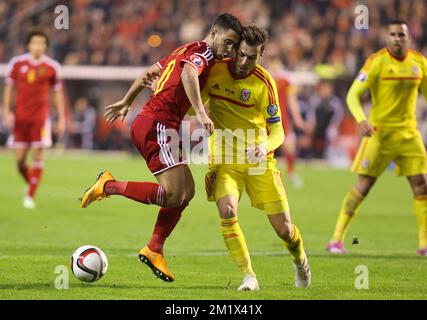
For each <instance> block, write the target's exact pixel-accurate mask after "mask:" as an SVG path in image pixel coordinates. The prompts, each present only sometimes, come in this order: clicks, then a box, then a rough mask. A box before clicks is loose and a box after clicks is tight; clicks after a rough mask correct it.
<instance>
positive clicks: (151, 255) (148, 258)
mask: <svg viewBox="0 0 427 320" xmlns="http://www.w3.org/2000/svg"><path fill="white" fill-rule="evenodd" d="M139 260H140V261H141V262H142V263H145V264H146V265H147V266H149V267H150V268H151V270H152V271H153V273H154V274H155V275H156V276H157V277H158V278H160V279H162V280H163V281H166V282H173V281H174V280H175V276H174V275H173V273H172V272H171V271H170V270H169V268H168V265H167V263H166V260H165V258H164V257H163V255H161V254H160V253H156V252H153V251H151V250H150V249H149V248H148V247H144V248H143V249H141V251H139Z"/></svg>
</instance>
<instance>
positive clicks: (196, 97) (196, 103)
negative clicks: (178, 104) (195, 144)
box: [181, 63, 214, 134]
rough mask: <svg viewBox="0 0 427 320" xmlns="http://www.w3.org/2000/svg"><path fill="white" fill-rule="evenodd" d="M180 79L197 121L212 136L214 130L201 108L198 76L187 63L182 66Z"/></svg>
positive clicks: (202, 107) (203, 109)
mask: <svg viewBox="0 0 427 320" xmlns="http://www.w3.org/2000/svg"><path fill="white" fill-rule="evenodd" d="M181 79H182V85H183V86H184V90H185V93H186V95H187V98H188V100H189V101H190V103H191V105H192V106H193V108H194V111H195V112H196V116H197V120H198V121H199V122H200V124H201V125H202V126H203V128H205V130H206V131H208V132H209V133H210V134H212V132H213V130H214V124H213V122H212V120H211V119H210V118H209V117H208V115H207V114H206V111H205V108H204V106H203V102H202V98H201V94H200V85H199V75H198V72H197V70H196V69H195V68H194V67H192V66H191V65H190V64H188V63H186V64H184V67H183V69H182V75H181Z"/></svg>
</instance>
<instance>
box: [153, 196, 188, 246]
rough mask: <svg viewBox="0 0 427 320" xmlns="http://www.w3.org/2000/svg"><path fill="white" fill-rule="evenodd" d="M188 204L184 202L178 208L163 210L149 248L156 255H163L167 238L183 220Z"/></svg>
mask: <svg viewBox="0 0 427 320" xmlns="http://www.w3.org/2000/svg"><path fill="white" fill-rule="evenodd" d="M187 206H188V202H187V201H185V200H184V202H183V203H182V204H181V206H179V207H176V208H161V209H160V211H159V215H158V216H157V221H156V225H155V227H154V231H153V236H152V237H151V240H150V243H149V244H148V248H149V249H150V250H151V251H154V252H156V253H160V254H163V245H164V243H165V240H166V238H167V237H168V236H169V235H170V234H171V233H172V231H173V229H175V226H176V225H177V224H178V221H179V220H180V219H181V216H182V212H183V211H184V209H185V207H187Z"/></svg>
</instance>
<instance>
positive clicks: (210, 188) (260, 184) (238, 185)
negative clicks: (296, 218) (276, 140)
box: [205, 159, 289, 214]
mask: <svg viewBox="0 0 427 320" xmlns="http://www.w3.org/2000/svg"><path fill="white" fill-rule="evenodd" d="M205 187H206V193H207V198H208V201H218V200H219V199H221V198H223V197H225V196H228V195H234V196H235V197H236V199H237V200H240V197H241V196H242V193H243V191H244V189H245V187H246V192H247V193H248V195H249V198H250V199H251V204H252V206H253V207H255V208H258V209H261V210H265V211H266V212H267V214H277V213H282V212H286V213H288V212H289V205H288V200H287V197H286V192H285V188H284V186H283V182H282V176H281V173H280V171H279V170H277V168H276V160H274V159H271V160H270V159H269V160H268V165H267V168H266V169H265V170H263V173H262V174H256V175H254V174H251V172H250V171H249V167H248V166H246V165H212V166H211V167H210V170H209V172H208V173H207V174H206V177H205Z"/></svg>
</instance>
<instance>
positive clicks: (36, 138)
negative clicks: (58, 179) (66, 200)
mask: <svg viewBox="0 0 427 320" xmlns="http://www.w3.org/2000/svg"><path fill="white" fill-rule="evenodd" d="M26 45H27V48H28V53H25V54H22V55H19V56H16V57H14V58H13V59H12V60H11V61H10V62H9V66H8V75H7V78H6V86H5V89H4V100H3V105H4V109H3V121H4V126H5V127H6V128H10V129H11V128H13V132H12V134H11V135H10V137H9V140H8V145H9V146H10V147H12V148H14V150H15V157H16V164H17V167H18V171H19V173H20V174H21V176H22V177H23V178H24V180H25V182H26V183H27V185H28V190H27V192H26V194H25V196H24V201H23V205H24V207H25V208H28V209H34V208H35V202H34V196H35V193H36V190H37V187H38V186H39V183H40V178H41V175H42V172H43V148H48V147H50V146H51V145H52V137H51V125H50V120H49V90H50V89H51V88H53V91H54V100H55V106H56V109H57V113H58V124H57V126H58V134H59V135H62V134H63V133H64V130H65V113H64V104H63V95H62V83H61V71H60V65H59V63H58V62H57V61H55V60H53V59H52V58H49V57H48V56H46V55H45V53H46V51H47V48H48V45H49V39H48V37H47V35H46V34H45V33H43V32H42V31H37V30H35V31H32V32H30V33H29V34H28V36H27V41H26ZM14 88H15V89H16V96H15V110H14V112H13V111H12V110H11V104H12V96H13V89H14ZM30 149H32V157H33V166H32V168H30V167H29V166H28V165H27V160H26V159H27V155H28V153H29V150H30Z"/></svg>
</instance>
